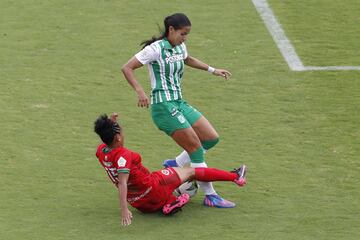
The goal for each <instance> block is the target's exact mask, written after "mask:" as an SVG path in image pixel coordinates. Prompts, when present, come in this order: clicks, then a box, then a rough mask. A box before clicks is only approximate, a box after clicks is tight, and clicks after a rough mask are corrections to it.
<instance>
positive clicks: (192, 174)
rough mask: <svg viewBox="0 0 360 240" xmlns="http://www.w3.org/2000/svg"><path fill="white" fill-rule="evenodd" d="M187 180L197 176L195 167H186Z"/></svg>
mask: <svg viewBox="0 0 360 240" xmlns="http://www.w3.org/2000/svg"><path fill="white" fill-rule="evenodd" d="M186 176H187V181H191V180H193V179H194V178H195V168H187V169H186Z"/></svg>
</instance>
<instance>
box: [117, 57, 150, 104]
mask: <svg viewBox="0 0 360 240" xmlns="http://www.w3.org/2000/svg"><path fill="white" fill-rule="evenodd" d="M142 66H143V65H142V64H141V62H139V60H137V59H136V57H132V58H131V59H130V60H129V61H128V62H127V63H126V64H125V65H124V66H123V67H122V68H121V71H122V72H123V74H124V76H125V78H126V80H127V81H128V83H129V84H130V85H131V87H132V88H133V89H134V90H135V92H136V94H137V96H138V106H139V107H147V108H148V107H149V98H148V97H147V96H146V93H145V91H144V89H143V88H142V86H141V85H140V84H139V82H138V81H137V80H136V78H135V74H134V70H135V69H137V68H140V67H142Z"/></svg>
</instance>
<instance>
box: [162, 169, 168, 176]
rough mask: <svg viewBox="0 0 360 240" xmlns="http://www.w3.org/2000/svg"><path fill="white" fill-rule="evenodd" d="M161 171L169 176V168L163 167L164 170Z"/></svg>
mask: <svg viewBox="0 0 360 240" xmlns="http://www.w3.org/2000/svg"><path fill="white" fill-rule="evenodd" d="M161 173H162V174H164V175H165V176H169V174H170V171H169V170H167V169H163V170H161Z"/></svg>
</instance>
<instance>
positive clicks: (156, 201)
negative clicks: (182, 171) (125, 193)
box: [131, 168, 181, 212]
mask: <svg viewBox="0 0 360 240" xmlns="http://www.w3.org/2000/svg"><path fill="white" fill-rule="evenodd" d="M151 178H152V180H153V181H152V185H151V191H150V192H149V193H148V194H147V195H146V196H144V197H143V198H141V199H139V200H137V201H135V202H133V203H132V204H131V205H132V206H133V207H135V208H137V209H138V210H140V211H141V212H155V211H158V210H160V209H162V207H163V206H164V205H165V204H167V203H171V202H173V201H175V200H176V197H175V196H174V195H173V192H174V190H175V189H176V188H178V187H179V186H180V185H181V180H180V178H179V175H178V174H177V173H176V172H175V170H174V169H173V168H165V169H162V170H159V171H156V172H152V173H151Z"/></svg>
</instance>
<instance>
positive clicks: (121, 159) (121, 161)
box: [117, 157, 126, 167]
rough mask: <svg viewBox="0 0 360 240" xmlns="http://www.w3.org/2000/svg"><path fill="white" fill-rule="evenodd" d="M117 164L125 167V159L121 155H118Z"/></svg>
mask: <svg viewBox="0 0 360 240" xmlns="http://www.w3.org/2000/svg"><path fill="white" fill-rule="evenodd" d="M117 164H118V165H119V167H125V165H126V159H125V158H123V157H120V158H119V159H118V161H117Z"/></svg>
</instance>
